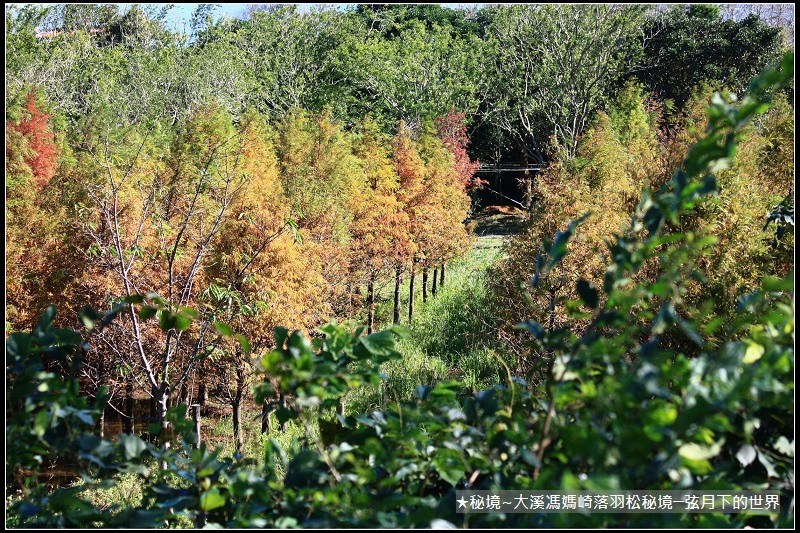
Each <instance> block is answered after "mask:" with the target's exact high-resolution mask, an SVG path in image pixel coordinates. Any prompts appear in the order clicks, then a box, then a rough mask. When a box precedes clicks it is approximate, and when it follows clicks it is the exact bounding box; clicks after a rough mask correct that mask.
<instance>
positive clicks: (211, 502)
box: [200, 487, 225, 512]
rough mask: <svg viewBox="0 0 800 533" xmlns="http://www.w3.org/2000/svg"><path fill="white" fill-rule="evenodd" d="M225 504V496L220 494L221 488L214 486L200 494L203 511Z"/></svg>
mask: <svg viewBox="0 0 800 533" xmlns="http://www.w3.org/2000/svg"><path fill="white" fill-rule="evenodd" d="M223 505H225V497H224V496H223V495H222V494H220V492H219V489H218V488H216V487H214V488H212V489H211V490H209V491H206V492H204V493H203V494H201V495H200V507H201V508H202V509H203V511H205V512H208V511H213V510H214V509H218V508H220V507H222V506H223Z"/></svg>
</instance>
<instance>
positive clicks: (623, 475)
mask: <svg viewBox="0 0 800 533" xmlns="http://www.w3.org/2000/svg"><path fill="white" fill-rule="evenodd" d="M792 68H793V58H792V57H791V56H788V57H787V58H786V59H785V60H784V62H783V64H782V69H781V70H780V71H770V72H767V73H765V74H764V75H762V76H761V77H760V78H757V79H756V80H755V81H754V82H753V84H752V85H751V88H750V91H749V93H748V95H747V96H746V97H745V98H743V99H742V100H741V102H740V103H739V104H738V105H735V106H734V105H730V104H728V103H726V102H724V101H723V100H722V99H720V98H716V99H715V100H714V102H713V105H712V107H711V108H710V110H709V128H708V131H707V133H706V135H705V137H703V138H702V139H701V140H700V141H699V142H698V143H697V144H696V145H695V146H693V147H692V149H691V150H690V152H689V154H688V157H687V158H686V161H685V163H684V166H683V169H684V170H679V171H676V172H675V174H674V177H673V179H672V181H671V183H670V184H668V186H665V187H664V188H662V190H660V191H658V192H656V193H651V192H650V191H645V192H644V193H643V194H642V200H641V201H640V203H639V205H638V206H637V208H636V212H635V213H634V215H633V217H632V220H631V224H630V228H629V231H628V232H627V233H625V234H624V235H618V236H617V237H616V238H615V239H614V241H613V242H611V243H609V249H610V252H611V256H612V263H611V264H610V265H609V267H608V269H607V271H606V274H605V278H604V283H603V286H602V287H595V286H593V285H592V284H590V283H588V282H585V281H579V282H578V284H577V291H578V293H579V294H580V295H581V300H580V301H574V302H569V303H568V304H567V308H568V309H569V310H570V314H571V316H573V317H575V318H581V319H583V320H589V321H590V326H589V327H588V328H587V329H586V330H585V331H583V333H582V334H581V336H577V335H575V334H574V333H572V332H570V331H569V330H568V329H566V328H560V329H557V328H549V327H547V326H545V325H541V324H538V323H536V322H533V321H528V322H525V323H524V324H521V327H523V328H525V329H527V330H528V331H529V332H530V333H531V335H532V338H533V344H532V346H531V349H532V350H536V351H538V352H539V353H541V354H544V355H546V356H547V357H544V358H543V360H545V361H548V362H549V367H548V368H547V369H546V372H547V374H548V375H549V378H550V379H549V380H548V381H547V382H546V385H545V386H544V387H543V388H542V389H541V390H539V391H535V392H533V391H531V390H529V387H528V386H527V385H526V384H525V383H524V382H522V381H521V380H509V382H508V383H505V384H504V385H496V386H495V387H494V388H492V389H490V390H487V391H483V392H481V393H479V394H476V395H474V396H470V397H468V398H466V399H465V400H459V397H460V395H459V391H460V390H461V387H462V385H461V384H460V383H458V382H441V383H438V384H437V385H435V386H433V387H420V388H418V390H417V394H416V399H415V400H414V401H413V402H406V403H398V404H395V405H392V406H391V407H389V408H387V409H386V410H384V411H375V412H373V413H370V414H362V415H358V416H343V415H341V414H337V413H336V412H335V411H336V407H337V405H338V403H339V401H340V400H341V398H342V396H343V395H344V394H345V393H346V392H347V390H349V389H351V388H353V387H357V386H359V385H361V384H365V383H371V384H374V383H376V381H377V380H378V379H379V378H380V375H379V372H378V365H379V364H380V363H382V362H384V361H388V360H391V359H394V358H397V357H399V354H398V353H397V352H396V350H395V344H394V337H395V336H396V335H402V334H403V331H402V330H399V329H395V330H392V331H386V332H381V333H376V334H373V335H367V336H363V335H362V334H363V330H357V331H355V332H349V331H347V330H346V329H344V328H342V327H340V326H335V325H329V326H326V327H325V328H323V329H322V331H321V333H322V335H323V336H322V337H321V338H319V339H315V340H314V341H313V342H311V341H309V340H307V339H306V338H305V337H304V336H302V335H301V334H300V333H297V332H295V333H291V334H290V333H289V332H288V331H286V330H279V331H277V339H276V340H277V343H276V344H277V346H278V348H277V349H276V350H274V351H273V352H270V353H269V354H267V355H265V356H264V357H263V358H262V359H261V361H260V363H261V367H262V368H263V370H264V381H263V383H261V384H260V385H258V386H256V390H255V393H256V397H257V399H258V400H259V401H264V402H268V403H269V405H270V406H271V407H274V408H275V409H276V412H277V417H278V419H279V421H288V420H295V421H298V422H300V423H302V424H303V425H304V427H306V429H307V436H306V438H305V440H302V439H297V440H295V442H294V443H293V444H292V446H290V447H289V448H290V449H284V447H281V446H280V445H279V444H278V443H277V442H275V441H271V442H270V444H269V446H268V447H267V450H266V453H265V457H264V461H263V464H261V465H257V464H254V463H253V462H252V461H247V460H240V459H220V457H219V455H218V454H217V452H212V451H209V450H207V449H206V448H205V447H203V446H202V445H201V446H200V447H199V448H198V449H192V442H193V440H194V438H195V436H194V435H193V434H192V433H191V430H190V427H187V422H186V420H185V418H184V416H183V415H184V414H185V407H179V408H178V409H176V410H173V411H172V412H171V413H170V415H169V417H170V422H171V427H172V430H173V432H174V433H175V436H171V435H161V438H162V440H163V441H167V440H170V439H171V440H175V441H180V446H175V447H173V448H171V449H167V448H166V447H165V446H155V445H153V444H149V443H145V442H144V441H142V440H140V439H139V438H138V437H136V436H133V435H123V436H121V437H120V438H119V439H118V442H110V441H106V440H103V439H100V438H99V437H95V436H93V435H92V433H91V429H92V425H93V421H94V420H96V417H97V415H98V413H99V410H98V409H99V408H100V407H102V406H101V405H100V404H101V403H102V402H98V404H97V405H94V406H89V405H87V403H86V400H85V399H83V398H80V397H79V396H78V395H77V390H78V388H77V382H76V374H75V373H74V371H75V369H76V368H77V367H78V366H79V364H80V361H79V356H80V354H81V353H82V349H83V348H82V343H83V342H84V340H83V339H81V338H80V336H79V335H78V334H77V333H75V332H72V331H69V330H53V329H52V326H51V323H52V318H53V315H54V313H53V312H52V311H51V312H50V313H49V314H48V315H46V316H45V317H44V318H43V319H42V321H41V322H40V324H39V326H38V327H37V329H36V330H35V331H34V332H33V333H32V334H27V333H14V334H12V335H11V336H10V337H9V338H8V339H7V342H6V348H7V353H8V365H7V388H8V399H9V402H8V403H9V405H10V406H11V411H10V415H8V414H7V443H6V444H7V449H8V452H7V453H8V454H9V455H8V458H7V462H8V466H9V472H11V473H18V474H20V475H19V476H17V479H18V482H19V483H20V485H21V486H22V487H24V491H25V493H24V496H23V497H22V498H21V499H20V500H19V501H17V502H15V503H14V504H13V505H12V506H11V508H10V509H9V513H8V519H7V525H9V526H25V527H29V526H40V527H41V526H51V527H52V526H59V527H65V526H66V527H87V526H145V527H146V526H151V527H153V526H162V525H185V524H189V523H191V524H193V525H194V526H198V527H199V526H212V525H217V526H223V527H265V526H271V527H292V526H306V527H311V526H317V527H348V526H352V527H369V526H372V527H412V526H417V527H428V526H431V525H447V524H446V522H449V523H451V524H454V525H456V526H469V527H476V526H495V527H523V526H527V527H531V526H534V527H535V526H538V527H548V526H556V527H567V526H570V527H602V526H613V527H627V526H641V527H662V526H674V527H703V526H728V527H741V526H744V525H752V526H770V525H772V526H774V525H778V526H785V525H788V524H791V523H792V522H793V516H792V515H788V516H787V515H786V513H787V509H789V507H790V506H789V502H790V501H793V498H794V481H793V470H794V464H793V463H794V444H793V442H792V440H793V438H794V437H793V435H794V427H793V419H794V405H793V398H794V377H793V376H794V318H793V315H794V307H793V305H794V304H793V290H794V286H793V281H792V278H791V277H789V278H787V279H785V280H779V279H765V280H764V282H763V284H762V290H761V291H758V292H756V293H753V294H752V295H750V296H748V297H746V298H743V299H742V300H741V301H740V307H739V318H738V320H737V321H736V322H735V323H733V324H724V325H723V323H722V321H720V320H718V319H717V317H715V316H713V313H711V312H710V309H712V306H707V307H705V306H703V305H701V306H700V307H695V306H693V305H692V304H691V302H686V301H684V298H683V296H684V295H685V291H686V287H687V283H689V280H691V279H700V280H702V277H703V275H704V273H703V271H702V269H701V268H700V267H699V266H698V260H699V259H700V258H702V256H703V254H704V253H706V251H707V248H708V246H710V245H711V244H712V242H713V238H712V237H709V236H703V235H700V234H695V233H690V232H665V231H664V229H665V228H667V227H669V226H673V227H675V226H677V224H679V223H680V222H681V220H682V219H683V218H685V217H690V216H691V214H692V210H693V208H694V206H696V205H697V204H699V203H700V202H702V201H703V199H704V198H705V197H706V196H708V195H709V194H713V193H714V192H715V191H716V179H715V178H714V173H715V172H718V171H720V170H722V169H724V168H726V167H727V166H728V165H730V159H731V157H732V155H733V152H734V150H735V147H736V135H737V132H738V131H741V129H742V128H743V127H744V126H745V125H746V124H747V123H748V122H749V121H750V120H751V118H752V117H753V116H755V115H756V114H757V113H759V112H763V111H764V110H765V109H766V108H767V107H768V97H769V93H770V91H772V90H774V89H775V88H777V87H780V86H782V85H784V84H786V83H787V82H788V81H789V80H790V79H791V78H792ZM584 218H585V217H584ZM582 221H583V219H580V220H577V221H575V222H573V223H572V224H571V225H570V227H569V228H567V229H566V230H565V231H564V232H562V233H559V234H558V235H556V236H555V238H554V240H553V242H552V243H549V245H548V246H547V247H546V249H547V250H548V253H547V255H542V256H540V257H539V258H537V260H536V265H537V271H536V275H535V276H534V279H533V281H532V283H533V284H534V285H535V284H539V283H543V282H544V280H546V278H547V276H548V275H550V272H551V270H552V269H553V268H554V267H555V266H557V265H558V264H559V262H561V261H564V260H568V259H566V258H568V244H569V240H570V237H571V236H572V234H573V232H574V230H575V228H576V227H577V225H578V224H580V223H582ZM653 260H656V261H657V262H658V264H659V271H658V275H657V277H656V280H655V281H646V282H634V281H632V280H633V279H635V278H636V273H637V272H638V270H639V269H640V268H642V266H643V265H645V264H646V263H648V262H651V261H653ZM677 309H680V310H681V311H680V313H679V312H678V311H677ZM107 318H110V317H107ZM676 335H682V336H684V337H685V338H686V340H687V342H691V343H694V344H695V345H696V346H697V348H698V350H696V351H699V354H700V355H698V356H696V357H692V358H689V357H687V356H686V355H685V354H684V353H683V352H682V351H681V350H680V348H679V347H676V346H680V343H678V344H671V343H665V342H662V338H670V339H672V338H674V337H675V336H676ZM59 364H60V365H62V367H63V368H61V369H60V370H61V371H62V372H63V375H65V376H66V377H65V378H62V377H60V376H59V375H58V374H57V373H56V372H55V371H54V370H55V367H56V366H58V365H59ZM54 365H55V366H54ZM542 393H544V394H542ZM276 397H282V398H285V400H286V401H285V402H279V401H275V400H274V398H276ZM188 425H190V424H188ZM181 436H182V437H181ZM48 457H59V459H60V460H61V459H62V458H68V459H69V460H70V461H72V462H74V464H75V465H76V468H77V469H78V471H80V472H81V475H82V476H83V478H84V481H85V483H84V484H83V485H80V486H77V487H69V488H62V489H57V490H54V491H48V490H47V489H46V488H45V487H42V486H37V485H36V481H35V476H34V474H35V473H36V471H37V468H38V467H39V465H41V464H43V462H44V461H45V460H46V459H47V458H48ZM159 463H163V468H158V467H157V465H158V464H159ZM25 472H30V473H31V475H30V476H28V478H27V479H26V477H25V475H24V474H25ZM130 473H134V474H136V475H138V476H140V477H141V479H142V480H143V481H144V482H145V483H146V485H145V491H144V495H143V500H142V504H141V505H140V506H137V507H133V506H129V507H122V506H120V507H118V508H115V509H110V510H106V511H105V512H100V511H99V509H97V508H95V507H94V506H92V505H91V504H89V503H88V501H87V500H86V499H84V498H83V495H82V491H85V490H91V487H93V486H95V487H102V486H108V485H109V484H112V483H113V482H114V476H117V475H120V474H130ZM279 473H283V475H279ZM8 484H9V480H8V479H7V485H8ZM458 488H473V489H498V490H499V489H515V490H516V489H547V490H568V489H598V490H600V489H695V490H699V489H724V490H737V489H753V490H755V489H776V490H779V491H781V494H782V499H781V509H782V510H783V513H784V514H783V515H782V516H781V517H780V519H776V517H775V516H771V517H770V516H756V515H752V514H747V513H742V514H707V515H705V514H704V515H700V514H692V515H678V514H662V515H659V514H649V515H613V514H609V515H600V514H592V515H586V516H581V515H576V514H561V515H556V514H539V515H536V514H511V515H503V514H481V515H472V516H469V515H457V514H456V512H455V493H454V491H455V490H456V489H458ZM442 521H446V522H442Z"/></svg>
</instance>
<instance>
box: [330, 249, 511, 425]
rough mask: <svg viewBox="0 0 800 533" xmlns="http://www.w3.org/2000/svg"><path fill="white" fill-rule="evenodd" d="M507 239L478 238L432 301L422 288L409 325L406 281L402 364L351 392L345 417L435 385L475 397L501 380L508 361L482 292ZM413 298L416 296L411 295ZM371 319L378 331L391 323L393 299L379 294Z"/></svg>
mask: <svg viewBox="0 0 800 533" xmlns="http://www.w3.org/2000/svg"><path fill="white" fill-rule="evenodd" d="M507 238H508V237H505V236H502V235H484V236H480V237H477V238H476V239H475V243H474V245H473V247H472V249H471V250H470V252H469V253H468V254H467V256H466V257H464V258H462V259H458V260H455V261H453V262H452V263H450V264H448V265H447V270H446V276H445V285H444V286H439V288H438V291H437V294H436V297H432V296H431V295H430V291H429V296H428V301H427V302H422V296H421V287H419V285H420V284H421V283H420V281H419V279H418V280H417V285H418V287H419V288H418V290H419V293H418V294H416V296H415V304H414V305H415V313H414V317H413V320H412V322H411V324H409V323H408V317H407V309H408V307H407V306H408V280H405V282H404V287H403V289H404V290H403V292H402V294H404V296H405V299H404V300H402V304H403V309H404V310H405V311H406V314H405V315H404V320H403V321H402V322H401V324H402V325H404V326H407V327H409V329H410V330H411V335H410V337H409V338H407V339H404V340H402V341H400V343H399V345H398V349H399V351H400V352H401V353H402V354H403V357H402V359H400V360H398V361H392V362H389V363H387V364H386V365H385V366H384V368H383V369H382V370H383V372H384V373H385V374H386V376H387V377H388V379H387V380H385V381H384V382H383V383H382V384H381V386H380V387H379V388H378V389H377V390H376V389H374V388H373V389H363V390H356V391H353V392H352V393H351V394H350V395H348V397H347V401H346V403H345V407H346V410H347V411H348V412H355V411H367V412H368V411H369V410H372V409H380V408H382V407H384V406H386V405H387V404H389V403H394V402H397V401H404V400H408V399H410V398H411V397H412V396H413V394H414V389H415V388H416V387H417V386H418V385H420V384H422V385H431V384H433V383H435V382H437V381H441V380H448V379H455V380H459V381H461V382H462V383H463V384H464V386H465V388H466V389H468V390H471V391H473V392H476V391H478V390H481V389H485V388H487V387H489V386H491V385H493V384H495V383H498V382H502V381H504V380H505V377H504V376H505V370H504V369H503V366H502V364H501V362H500V361H499V360H498V358H502V359H503V360H507V359H508V356H507V354H505V353H503V348H502V345H501V344H500V343H498V342H497V341H496V340H495V335H494V333H493V316H492V313H491V306H490V305H489V294H488V293H487V289H486V285H487V284H486V276H487V270H488V269H489V267H491V266H492V265H493V264H494V263H495V262H496V261H497V260H498V259H500V257H501V255H502V253H503V252H502V249H503V244H504V242H505V240H506V239H507ZM415 292H416V291H415ZM380 296H381V299H380V300H379V302H378V307H377V310H376V317H377V319H378V322H377V324H378V329H380V328H381V327H385V326H387V325H388V324H389V323H390V322H391V312H392V303H393V302H392V299H391V294H389V292H388V291H384V292H383V293H381V295H380Z"/></svg>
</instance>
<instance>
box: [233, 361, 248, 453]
mask: <svg viewBox="0 0 800 533" xmlns="http://www.w3.org/2000/svg"><path fill="white" fill-rule="evenodd" d="M244 372H245V371H244V367H243V366H241V365H239V366H238V367H237V368H236V393H235V394H234V395H233V402H232V403H233V442H234V445H235V446H236V451H237V452H238V453H240V454H241V453H244V435H243V434H242V399H243V398H244V388H245V375H244Z"/></svg>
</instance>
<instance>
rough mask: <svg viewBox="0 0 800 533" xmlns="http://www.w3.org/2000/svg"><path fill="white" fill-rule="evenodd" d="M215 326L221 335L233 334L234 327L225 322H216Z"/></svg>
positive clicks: (228, 335) (230, 335) (229, 335)
mask: <svg viewBox="0 0 800 533" xmlns="http://www.w3.org/2000/svg"><path fill="white" fill-rule="evenodd" d="M214 328H215V329H216V330H217V331H218V332H219V334H220V335H224V336H226V337H232V336H233V328H231V327H230V326H229V325H228V324H226V323H224V322H214Z"/></svg>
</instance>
